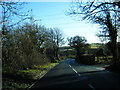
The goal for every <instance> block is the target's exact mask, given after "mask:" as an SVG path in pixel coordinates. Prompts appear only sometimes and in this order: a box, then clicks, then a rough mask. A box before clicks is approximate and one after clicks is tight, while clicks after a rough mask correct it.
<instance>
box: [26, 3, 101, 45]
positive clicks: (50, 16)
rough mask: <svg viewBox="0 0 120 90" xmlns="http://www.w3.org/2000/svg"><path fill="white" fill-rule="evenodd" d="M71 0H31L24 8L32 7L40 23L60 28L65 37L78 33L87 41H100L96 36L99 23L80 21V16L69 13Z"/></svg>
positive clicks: (32, 13) (33, 13) (48, 26)
mask: <svg viewBox="0 0 120 90" xmlns="http://www.w3.org/2000/svg"><path fill="white" fill-rule="evenodd" d="M70 6H71V3H70V2H29V3H28V4H26V5H25V7H24V10H30V9H32V12H31V15H32V16H33V18H34V19H36V20H39V21H37V23H38V24H39V25H44V26H45V27H47V28H55V27H57V28H59V29H60V30H61V31H62V32H63V35H64V37H65V38H69V37H73V36H76V35H79V36H84V37H85V38H86V39H87V43H99V42H100V40H99V38H98V37H97V36H96V33H97V32H98V31H99V26H98V25H97V24H91V23H88V21H80V20H79V17H75V16H70V15H67V12H68V11H69V8H70Z"/></svg>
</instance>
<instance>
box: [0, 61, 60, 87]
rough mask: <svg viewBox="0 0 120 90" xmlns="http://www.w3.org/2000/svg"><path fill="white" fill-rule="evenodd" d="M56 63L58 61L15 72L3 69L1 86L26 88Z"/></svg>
mask: <svg viewBox="0 0 120 90" xmlns="http://www.w3.org/2000/svg"><path fill="white" fill-rule="evenodd" d="M57 64H58V63H49V64H46V65H40V66H33V68H32V69H28V70H19V71H17V72H8V71H7V72H5V71H3V78H2V88H3V89H8V88H11V89H16V88H24V89H25V88H28V87H29V86H30V85H31V84H33V83H34V82H35V81H36V80H38V79H39V78H41V77H42V76H43V75H44V74H45V73H46V72H48V71H49V70H50V69H51V68H52V67H54V66H55V65H57Z"/></svg>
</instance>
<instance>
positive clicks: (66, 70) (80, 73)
mask: <svg viewBox="0 0 120 90" xmlns="http://www.w3.org/2000/svg"><path fill="white" fill-rule="evenodd" d="M34 88H88V89H91V90H95V89H97V88H119V89H120V75H119V74H117V73H113V72H109V71H106V70H104V68H100V67H95V66H89V65H83V64H78V63H77V62H76V61H75V60H74V59H69V60H65V61H63V62H61V63H60V64H58V65H56V66H55V67H54V68H52V69H51V70H50V71H49V72H48V73H47V74H45V75H44V76H43V77H42V78H41V79H40V80H38V82H37V83H35V84H34V85H33V86H32V87H31V88H30V89H34Z"/></svg>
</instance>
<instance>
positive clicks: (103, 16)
mask: <svg viewBox="0 0 120 90" xmlns="http://www.w3.org/2000/svg"><path fill="white" fill-rule="evenodd" d="M119 7H120V2H97V1H95V0H94V1H93V2H82V1H81V2H75V3H74V6H73V7H72V8H71V10H70V13H69V15H81V17H82V19H83V20H85V19H87V20H90V21H92V22H93V23H97V24H100V25H101V27H102V29H103V31H102V34H99V37H105V38H106V37H107V38H108V39H109V41H110V42H109V46H110V47H111V48H110V50H111V52H112V54H113V62H114V63H116V62H117V59H118V56H117V54H116V52H117V45H116V44H117V31H118V30H119V27H120V23H119V20H120V17H119V13H120V8H119ZM105 40H106V39H105Z"/></svg>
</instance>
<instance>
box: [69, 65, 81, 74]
mask: <svg viewBox="0 0 120 90" xmlns="http://www.w3.org/2000/svg"><path fill="white" fill-rule="evenodd" d="M69 66H70V67H71V68H72V70H73V71H74V72H75V73H76V74H77V75H78V76H81V75H80V74H79V73H78V72H77V71H76V70H75V69H74V68H73V67H72V66H71V65H70V64H69Z"/></svg>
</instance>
